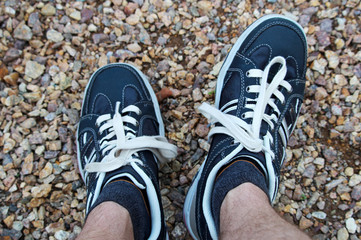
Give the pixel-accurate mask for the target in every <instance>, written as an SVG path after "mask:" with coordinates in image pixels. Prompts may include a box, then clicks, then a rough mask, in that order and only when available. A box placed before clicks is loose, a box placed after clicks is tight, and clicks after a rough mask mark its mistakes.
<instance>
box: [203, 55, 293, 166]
mask: <svg viewBox="0 0 361 240" xmlns="http://www.w3.org/2000/svg"><path fill="white" fill-rule="evenodd" d="M274 64H281V68H280V69H279V70H278V72H277V73H276V75H275V76H274V77H273V79H272V81H271V82H270V83H268V82H267V81H268V77H269V71H270V69H271V67H272V66H273V65H274ZM286 73H287V67H286V60H285V59H284V58H283V57H281V56H277V57H275V58H273V59H272V60H271V61H270V62H269V64H268V65H267V66H266V67H265V69H264V70H263V71H262V70H260V69H251V70H249V71H248V74H247V76H248V77H255V78H260V84H259V85H252V86H249V88H248V90H247V91H249V92H254V93H258V98H257V99H252V100H253V102H256V104H250V105H249V106H248V107H252V108H253V111H252V110H250V111H249V112H247V113H245V114H244V116H243V117H244V118H252V124H248V123H246V122H245V121H244V120H242V119H240V118H238V117H236V116H233V115H230V114H228V113H227V111H224V112H222V111H221V110H218V109H217V108H215V107H212V106H211V105H209V104H207V103H203V104H202V105H201V106H200V107H199V108H198V110H199V111H200V112H201V113H202V114H203V115H204V116H205V117H207V118H208V119H209V120H210V121H211V123H213V124H214V123H217V122H219V123H220V124H222V126H221V127H214V128H213V129H212V130H211V131H210V132H209V137H211V136H212V135H214V134H227V135H229V136H231V137H233V138H234V139H235V142H239V143H240V144H241V145H242V146H243V147H245V148H246V149H247V150H249V151H251V152H260V151H262V150H263V151H264V152H265V153H267V154H269V155H270V156H271V158H272V159H273V158H274V156H275V155H274V153H273V151H272V150H271V148H270V144H269V143H271V144H272V143H273V138H272V135H271V134H270V133H269V132H268V133H267V134H266V135H265V136H264V138H263V139H262V138H261V136H260V130H261V124H262V120H264V121H265V122H266V123H267V124H269V125H270V127H271V129H273V128H274V123H273V122H272V120H273V121H274V122H277V120H278V117H279V114H280V111H279V109H278V107H277V105H276V104H275V98H273V97H272V96H275V97H276V98H277V99H278V100H279V101H280V102H281V103H284V101H285V97H284V95H283V94H282V93H281V92H280V91H279V90H278V88H279V86H282V87H284V88H286V89H287V91H292V86H291V85H290V84H289V83H288V82H287V81H285V80H284V78H285V76H286ZM236 101H238V100H235V101H233V100H232V101H231V102H230V103H227V104H226V105H227V106H230V105H232V104H233V103H234V102H236ZM226 105H225V106H226ZM267 105H269V106H270V107H271V108H273V110H274V112H276V113H277V114H278V116H277V115H275V114H272V115H268V114H266V113H265V110H266V107H267ZM266 140H268V141H267V143H266V144H265V141H266ZM267 165H268V166H269V165H270V166H271V165H272V164H269V163H267Z"/></svg>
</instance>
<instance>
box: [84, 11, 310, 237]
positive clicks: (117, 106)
mask: <svg viewBox="0 0 361 240" xmlns="http://www.w3.org/2000/svg"><path fill="white" fill-rule="evenodd" d="M306 59H307V43H306V37H305V34H304V32H303V30H302V27H301V26H299V25H298V24H297V23H296V22H295V21H293V20H290V19H288V18H286V17H283V16H280V15H267V16H264V17H262V18H260V19H259V20H257V21H256V22H254V23H253V24H252V25H251V26H250V27H249V28H247V29H246V30H245V31H244V32H243V34H242V35H241V36H240V38H239V39H238V40H237V42H236V43H235V45H234V46H233V48H232V49H231V50H230V52H229V53H228V55H227V57H226V60H225V61H224V63H223V66H222V68H221V71H220V73H219V76H218V80H217V87H216V96H215V106H211V105H209V104H207V103H203V104H202V105H201V106H200V107H199V111H200V112H201V113H202V114H204V115H205V116H206V117H207V118H208V119H209V120H210V122H211V123H212V124H214V127H213V128H212V129H211V131H210V132H209V139H210V141H211V147H210V150H209V153H208V156H207V158H206V159H205V161H204V162H203V164H202V166H201V168H200V169H199V171H198V173H197V175H196V176H195V178H194V179H193V183H192V185H191V187H190V188H189V191H188V194H187V197H186V201H185V204H184V220H185V224H186V226H187V228H188V230H189V232H190V234H191V235H192V237H193V238H195V239H206V238H210V237H211V238H213V239H217V230H216V229H217V228H216V226H215V221H214V216H212V209H211V193H212V190H213V186H214V183H215V178H216V175H217V173H218V172H219V171H220V170H221V169H222V168H224V167H225V166H227V165H228V164H230V163H231V162H232V161H234V160H235V159H240V158H247V159H252V160H253V162H255V163H257V164H258V165H259V166H258V167H259V168H260V169H262V170H263V172H264V173H265V176H266V180H267V184H268V191H269V192H268V195H269V198H270V201H271V202H272V201H273V200H274V199H275V196H276V194H277V189H278V183H279V179H280V168H281V166H282V163H283V160H284V157H285V148H286V145H287V142H288V139H289V136H290V134H291V133H292V131H293V129H294V127H295V125H296V120H297V117H298V114H299V112H300V108H301V104H302V102H303V93H304V88H305V73H306ZM77 147H78V151H77V153H78V161H79V169H80V173H81V176H82V178H83V180H84V182H85V184H86V187H87V193H88V194H87V211H88V210H89V209H90V208H91V206H92V205H93V204H94V203H95V201H96V200H97V198H98V196H99V194H100V193H101V191H102V189H103V188H104V187H105V186H106V185H107V184H108V183H109V182H111V181H113V180H115V179H119V178H122V177H126V178H127V179H130V180H131V181H132V182H133V183H134V184H135V185H136V186H138V187H139V188H141V189H144V190H145V191H146V196H147V198H148V199H147V201H148V205H149V209H150V216H151V231H150V236H149V239H165V238H166V237H167V233H166V229H165V223H164V220H163V219H164V217H163V211H162V204H161V198H160V190H159V185H158V164H159V163H162V162H165V161H167V160H169V159H171V158H175V157H176V155H177V148H176V146H174V145H171V144H169V143H168V142H167V140H166V138H165V135H164V125H163V121H162V117H161V113H160V110H159V105H158V102H157V99H156V96H155V94H154V92H153V90H152V87H151V86H150V84H149V82H148V80H147V78H146V77H145V76H144V75H143V74H142V73H141V72H140V71H139V70H137V69H136V68H134V67H132V66H131V65H128V64H123V63H117V64H110V65H107V66H105V67H102V68H100V69H99V70H97V71H96V72H95V73H94V74H93V75H92V77H91V79H90V80H89V83H88V85H87V87H86V90H85V96H84V101H83V106H82V113H81V120H80V123H79V126H78V132H77Z"/></svg>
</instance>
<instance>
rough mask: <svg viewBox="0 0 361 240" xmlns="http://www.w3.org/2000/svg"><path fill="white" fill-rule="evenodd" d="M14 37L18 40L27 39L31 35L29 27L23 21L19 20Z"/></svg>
mask: <svg viewBox="0 0 361 240" xmlns="http://www.w3.org/2000/svg"><path fill="white" fill-rule="evenodd" d="M14 37H15V38H17V39H20V40H25V41H29V40H30V39H31V38H32V37H33V33H32V32H31V29H30V28H29V27H28V26H27V25H25V22H21V23H20V24H19V25H18V26H17V27H16V28H15V30H14Z"/></svg>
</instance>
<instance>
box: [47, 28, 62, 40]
mask: <svg viewBox="0 0 361 240" xmlns="http://www.w3.org/2000/svg"><path fill="white" fill-rule="evenodd" d="M46 38H47V39H48V40H50V41H53V42H61V41H63V40H64V37H63V35H62V34H61V33H60V32H58V31H56V30H54V29H50V30H49V31H47V32H46Z"/></svg>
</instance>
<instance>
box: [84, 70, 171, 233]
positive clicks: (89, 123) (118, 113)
mask: <svg viewBox="0 0 361 240" xmlns="http://www.w3.org/2000/svg"><path fill="white" fill-rule="evenodd" d="M77 148H78V151H77V154H78V163H79V170H80V173H81V176H82V178H83V180H84V182H85V184H86V187H87V208H86V210H87V213H89V209H91V208H92V205H93V204H94V203H95V202H96V200H97V198H98V196H99V193H100V192H101V191H102V189H103V188H104V187H105V186H106V185H107V184H108V183H109V182H111V181H113V180H116V179H119V178H127V179H129V180H130V181H132V182H133V183H134V184H135V185H136V186H137V187H138V188H139V189H143V190H144V191H145V192H146V196H147V197H148V199H147V200H148V201H147V202H148V205H149V209H150V217H151V231H150V236H149V239H164V238H166V236H167V234H166V229H165V224H164V220H163V219H164V217H163V210H162V204H161V198H160V191H159V185H158V161H159V162H165V161H167V160H168V159H170V158H174V157H175V156H176V154H177V147H176V146H174V145H171V144H170V143H168V142H167V140H166V138H165V137H164V125H163V121H162V117H161V113H160V109H159V105H158V102H157V99H156V96H155V94H154V92H153V89H152V88H151V86H150V84H149V82H148V80H147V79H146V77H145V76H144V75H143V74H142V73H141V72H140V71H139V70H137V69H136V68H134V67H132V66H131V65H128V64H122V63H117V64H110V65H107V66H104V67H102V68H100V69H98V70H97V71H96V72H95V73H94V74H93V75H92V77H91V78H90V80H89V83H88V85H87V87H86V90H85V95H84V101H83V106H82V113H81V119H80V122H79V126H78V132H77Z"/></svg>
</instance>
